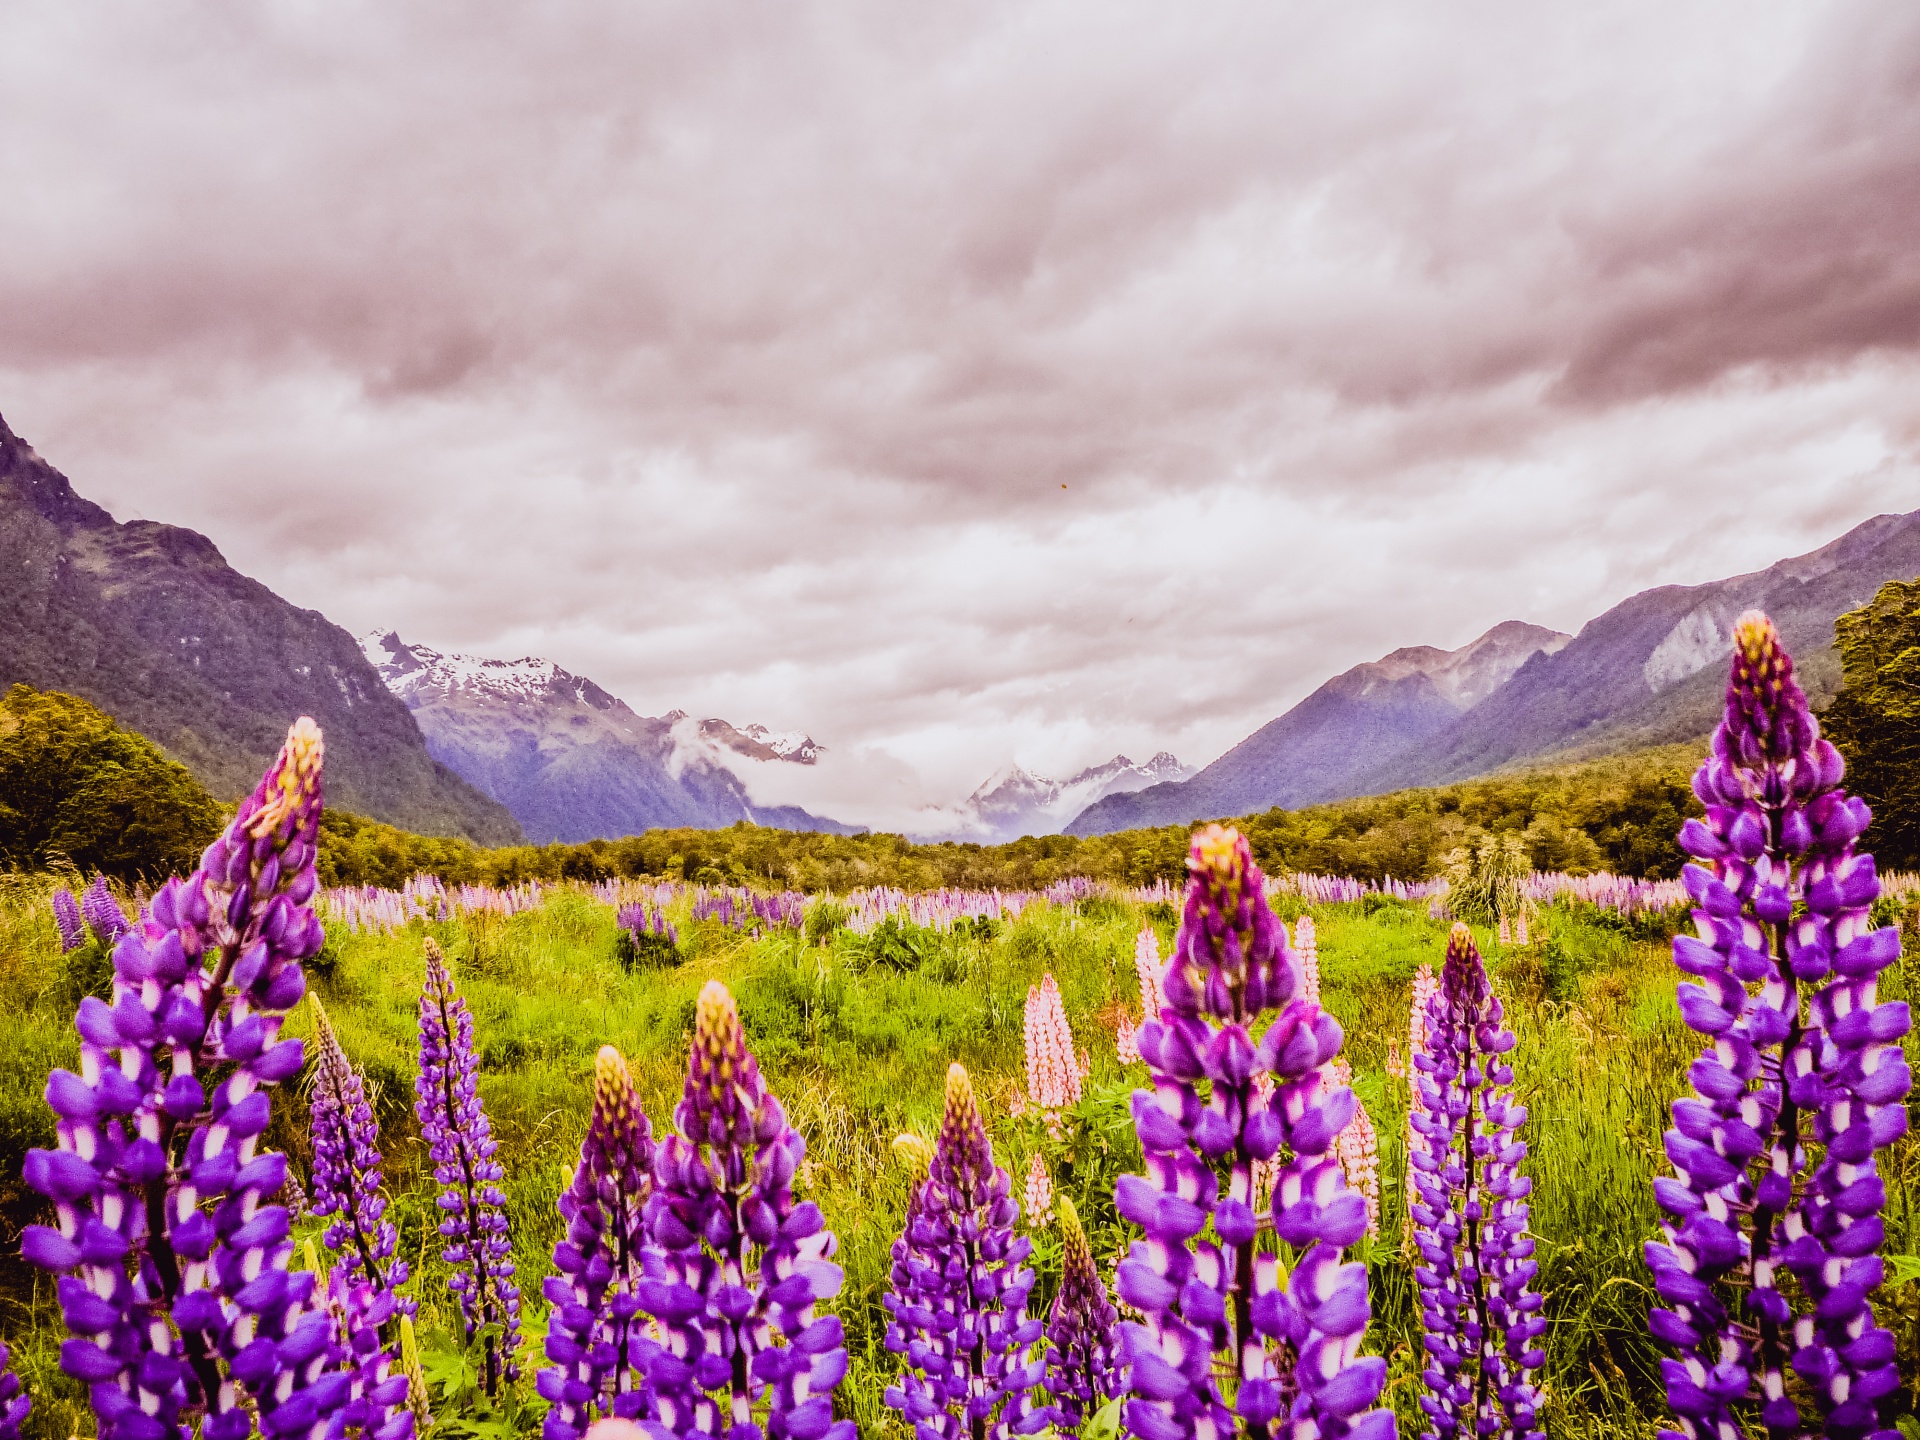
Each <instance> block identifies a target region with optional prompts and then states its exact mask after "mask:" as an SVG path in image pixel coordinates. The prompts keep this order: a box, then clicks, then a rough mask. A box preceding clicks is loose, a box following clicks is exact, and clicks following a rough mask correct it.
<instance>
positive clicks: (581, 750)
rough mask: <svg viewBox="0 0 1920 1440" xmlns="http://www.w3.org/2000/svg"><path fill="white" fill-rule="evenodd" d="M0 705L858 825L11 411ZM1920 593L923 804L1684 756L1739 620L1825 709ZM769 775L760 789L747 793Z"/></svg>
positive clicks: (1333, 790)
mask: <svg viewBox="0 0 1920 1440" xmlns="http://www.w3.org/2000/svg"><path fill="white" fill-rule="evenodd" d="M0 545H3V546H4V551H3V552H0V553H4V554H6V555H7V556H8V559H9V563H8V564H7V565H4V566H0V686H3V685H7V684H12V683H15V682H24V683H26V684H28V685H31V686H33V687H35V688H36V689H43V690H48V689H51V690H64V691H67V692H69V693H71V694H74V695H78V696H81V697H82V698H84V699H86V700H89V701H91V702H93V703H94V704H96V705H98V706H99V707H100V708H101V709H103V710H105V711H106V712H107V713H109V714H111V715H112V716H114V718H116V719H117V720H119V721H121V722H122V723H123V724H125V725H127V726H129V727H130V728H132V729H134V730H138V731H139V732H141V733H142V734H144V735H146V736H148V737H149V738H151V739H153V740H154V741H156V742H157V743H159V744H160V745H161V746H162V747H163V748H165V749H166V750H167V752H168V753H169V754H171V755H172V756H173V757H174V758H176V759H178V760H180V761H181V762H182V763H184V764H185V765H187V766H188V768H190V769H191V770H193V772H194V773H195V774H196V775H197V776H198V777H199V778H200V780H201V781H202V782H203V783H204V784H206V785H207V787H208V788H209V789H210V790H212V791H213V792H214V794H215V795H217V796H219V797H221V798H225V799H232V798H235V797H237V796H239V795H240V794H242V793H243V792H244V791H245V790H246V789H247V787H249V786H250V785H251V784H252V783H253V782H254V781H255V780H256V779H257V778H258V776H259V774H260V772H261V770H262V769H263V768H264V767H265V765H266V763H267V762H268V760H270V759H271V758H272V756H273V753H274V751H275V750H276V749H277V747H278V746H279V744H280V741H281V738H282V736H283V735H284V733H285V729H286V725H287V723H288V721H289V720H290V719H292V718H293V717H294V716H297V715H301V714H307V715H312V716H313V717H314V718H315V719H316V720H318V721H319V722H320V724H321V725H322V727H323V728H324V729H325V731H326V734H327V752H328V763H327V784H328V795H329V799H330V801H331V802H332V803H334V804H336V805H339V806H341V807H343V808H346V809H350V810H355V811H358V812H360V813H362V814H366V815H371V816H373V817H375V818H377V819H381V820H385V821H388V822H390V823H392V824H395V825H399V826H402V827H404V828H406V829H409V830H413V831H417V832H420V833H423V834H433V835H459V836H465V837H467V838H469V839H472V840H474V841H476V842H478V843H482V844H490V845H497V844H509V843H515V842H518V841H520V840H522V839H526V838H531V839H533V840H536V841H541V842H546V841H552V840H563V841H579V840H587V839H593V838H597V837H602V836H604V837H617V836H621V835H627V834H632V833H635V832H637V831H640V830H644V829H648V828H651V827H655V826H691V827H700V828H706V827H712V826H721V825H728V824H731V823H733V822H734V821H737V820H749V821H753V822H755V823H758V824H762V825H773V826H780V827H784V828H791V829H809V830H826V831H832V832H838V833H850V832H852V831H854V830H856V829H857V828H858V827H855V826H849V825H845V824H842V823H840V822H838V821H835V820H829V819H825V818H823V817H821V816H818V815H814V814H810V813H809V812H808V811H806V810H803V809H800V808H798V807H796V806H766V805H757V804H755V803H754V801H753V799H752V798H751V796H750V794H749V793H748V783H747V780H746V779H743V778H742V777H743V776H746V777H748V778H752V777H753V776H754V775H755V774H756V773H757V774H758V775H760V776H763V777H764V776H767V775H769V774H772V773H774V772H773V771H770V770H767V769H766V768H764V767H768V766H774V767H778V766H784V765H802V766H811V765H815V764H817V763H818V762H819V760H820V757H821V755H822V754H823V753H824V752H823V748H822V747H821V746H820V745H818V744H817V743H816V742H815V741H814V740H813V739H812V738H811V737H810V736H808V735H806V734H804V733H802V732H799V731H776V730H771V729H769V728H767V727H765V726H763V725H758V724H754V725H745V726H735V725H733V724H731V723H729V722H727V721H724V720H720V719H715V718H711V717H710V718H707V719H694V718H692V717H690V716H688V715H686V714H685V713H683V712H681V711H678V710H675V711H672V712H669V713H668V714H666V715H663V716H657V717H650V716H643V715H639V714H636V713H635V712H634V711H633V710H632V709H631V708H629V707H628V706H627V705H626V704H625V703H624V702H622V701H621V700H619V699H617V698H616V697H614V696H613V695H610V694H608V693H607V692H606V691H605V690H604V689H602V688H601V687H600V686H598V685H596V684H594V683H593V682H592V681H590V680H587V679H585V678H583V677H581V676H577V675H573V674H571V673H569V672H567V671H565V670H563V669H561V668H560V667H559V666H557V665H555V664H553V663H552V662H551V661H547V660H539V659H533V658H526V659H521V660H514V661H498V660H486V659H479V658H476V657H472V656H463V655H452V654H442V653H441V652H439V651H436V650H432V649H429V648H427V647H425V646H421V645H409V644H407V643H406V642H404V641H402V640H401V639H400V637H399V636H398V635H397V634H395V633H394V632H393V631H391V630H388V631H383V632H380V633H378V634H376V635H372V636H369V637H367V639H366V641H365V642H364V645H362V644H357V643H356V642H355V641H354V640H353V639H352V637H350V636H349V635H348V634H347V633H346V632H345V631H344V630H342V629H340V627H338V626H336V625H334V624H332V623H331V622H329V621H328V620H327V619H326V617H325V616H323V615H321V614H319V613H318V612H316V611H312V610H303V609H300V608H299V607H297V606H294V605H291V604H289V603H288V602H287V601H285V600H283V599H281V598H280V597H279V596H277V595H275V594H274V593H273V592H272V591H271V590H269V589H267V587H266V586H264V585H261V584H260V583H259V582H257V581H255V580H251V579H248V578H247V577H246V576H244V575H240V574H238V573H237V572H235V571H234V570H233V569H232V567H230V566H229V565H228V564H227V563H226V561H225V560H224V559H223V558H222V557H221V555H220V552H219V550H218V549H217V548H215V546H214V544H213V543H212V542H211V541H210V540H208V539H206V538H205V537H204V536H202V535H198V534H196V533H195V532H193V531H191V530H185V529H181V528H178V527H176V526H171V525H164V524H159V523H156V522H153V521H145V520H136V521H132V522H129V523H126V524H120V523H118V522H116V521H115V520H114V519H113V517H112V516H111V515H109V514H108V513H107V512H106V511H105V510H103V509H102V508H101V507H100V506H98V505H95V504H93V503H92V502H91V501H89V500H86V499H84V498H83V497H81V496H80V495H78V494H76V493H75V492H74V489H73V486H72V485H71V484H70V483H69V482H68V480H67V478H66V477H65V476H64V475H62V474H61V473H60V472H59V471H58V470H55V469H54V468H53V467H52V466H51V465H49V464H48V463H47V462H46V461H44V460H42V459H41V458H40V457H39V456H38V455H37V454H35V453H34V451H33V449H32V447H31V446H29V445H28V444H27V443H26V442H25V441H23V440H22V439H20V438H19V437H18V436H17V435H15V434H14V433H13V432H12V430H10V429H9V428H8V427H7V425H6V422H5V421H4V420H3V419H0ZM1915 576H1920V511H1917V512H1915V513H1913V514H1909V515H1881V516H1876V517H1875V518H1874V519H1872V520H1868V521H1866V522H1865V523H1864V524H1861V525H1858V526H1856V527H1855V528H1854V529H1852V530H1850V531H1848V532H1847V533H1846V534H1845V535H1843V536H1841V537H1840V538H1839V539H1838V540H1835V541H1833V542H1832V543H1831V544H1828V545H1825V546H1822V547H1821V548H1820V549H1818V550H1814V551H1812V552H1810V553H1808V554H1806V555H1802V556H1798V557H1796V558H1794V559H1791V560H1783V561H1781V562H1779V563H1778V564H1776V565H1772V566H1769V567H1768V568H1767V569H1765V570H1758V571H1755V572H1753V573H1751V574H1747V575H1737V576H1734V577H1732V578H1730V579H1726V580H1720V581H1715V582H1713V583H1711V584H1707V585H1693V586H1681V585H1667V586H1661V587H1659V588H1657V589H1653V590H1647V591H1643V592H1641V593H1640V594H1638V595H1634V596H1632V597H1630V598H1629V599H1627V600H1624V601H1622V602H1621V603H1620V604H1618V605H1616V606H1614V607H1613V608H1612V609H1610V610H1608V611H1607V612H1606V613H1605V614H1603V615H1600V616H1598V617H1597V618H1595V619H1594V620H1592V621H1589V622H1588V623H1587V624H1586V625H1585V626H1583V627H1582V628H1581V630H1580V633H1579V634H1578V635H1577V636H1571V637H1569V636H1567V635H1563V634H1561V633H1559V632H1558V631H1554V630H1548V629H1545V628H1543V627H1541V626H1538V625H1529V624H1526V623H1523V622H1521V621H1517V620H1510V621H1507V622H1505V623H1504V624H1500V625H1496V626H1495V627H1494V628H1493V629H1491V630H1489V631H1488V632H1487V633H1486V634H1484V635H1482V636H1481V637H1480V638H1479V639H1477V640H1475V641H1473V642H1472V643H1471V644H1468V645H1464V646H1462V647H1461V648H1460V649H1458V650H1439V649H1435V648H1433V647H1430V646H1415V647H1411V648H1407V649H1402V650H1395V651H1393V652H1392V653H1391V654H1389V655H1386V656H1383V657H1382V658H1381V659H1379V660H1377V661H1373V662H1371V663H1369V664H1364V665H1357V666H1355V667H1354V668H1353V669H1351V670H1349V671H1347V672H1346V673H1345V674H1342V675H1339V676H1336V677H1335V678H1333V679H1332V680H1329V681H1327V682H1326V683H1325V684H1324V685H1322V686H1321V687H1320V688H1319V689H1317V690H1315V691H1314V692H1313V693H1312V694H1311V695H1309V696H1308V697H1307V698H1306V699H1304V700H1302V701H1301V702H1300V703H1299V704H1298V705H1295V706H1294V707H1293V708H1292V709H1291V710H1289V711H1287V712H1286V713H1285V714H1284V715H1281V716H1279V717H1278V718H1276V719H1275V720H1273V721H1271V722H1269V723H1268V724H1266V725H1264V726H1262V727H1261V728H1260V729H1259V730H1258V731H1256V732H1255V733H1254V734H1252V735H1250V736H1248V737H1247V739H1245V740H1243V741H1242V742H1241V743H1240V744H1238V745H1236V746H1234V747H1233V749H1231V750H1229V751H1228V752H1227V753H1226V754H1225V755H1222V756H1221V757H1220V758H1219V759H1218V760H1216V761H1214V762H1213V763H1212V764H1211V765H1208V766H1207V767H1205V768H1204V769H1202V770H1200V771H1199V772H1198V773H1193V772H1192V771H1190V770H1189V769H1188V768H1187V767H1185V766H1183V765H1181V764H1180V762H1179V761H1178V760H1176V759H1175V758H1174V757H1173V756H1172V755H1169V754H1166V753H1164V752H1162V753H1161V754H1158V755H1156V756H1154V758H1153V759H1152V760H1150V761H1148V762H1147V763H1146V764H1144V765H1136V764H1134V763H1133V762H1132V761H1131V760H1129V759H1128V758H1127V757H1126V756H1123V755H1117V756H1115V757H1114V758H1113V759H1112V760H1110V761H1108V762H1107V763H1106V764H1104V765H1098V766H1093V767H1090V768H1088V769H1086V770H1082V771H1080V772H1079V773H1078V774H1076V775H1072V776H1070V777H1068V778H1067V779H1064V780H1054V779H1049V778H1046V777H1044V776H1039V775H1035V774H1033V773H1031V772H1029V771H1027V770H1025V769H1023V768H1021V767H1019V766H1017V765H1014V766H1009V767H1007V768H1006V769H1004V770H1002V771H1000V772H997V773H996V774H994V775H993V776H991V777H989V778H988V780H987V781H986V782H985V783H983V784H982V785H981V786H980V787H979V788H978V789H976V790H975V791H974V793H973V794H972V795H971V796H969V797H968V798H967V799H966V800H965V801H964V802H961V803H960V804H958V805H955V806H951V807H947V808H946V809H945V810H943V811H939V812H935V813H936V814H937V816H938V818H939V819H940V820H942V821H944V822H947V823H944V824H942V825H941V826H940V827H939V832H938V833H940V834H941V835H944V836H946V837H948V838H953V837H956V836H964V837H965V838H968V839H979V840H983V841H993V840H1004V839H1011V838H1014V837H1017V836H1019V835H1027V834H1049V833H1053V832H1056V831H1058V830H1059V829H1061V828H1062V827H1063V825H1064V828H1065V829H1066V831H1067V832H1068V833H1070V834H1076V835H1092V834H1104V833H1108V832H1111V831H1115V830H1122V829H1131V828H1134V827H1137V826H1146V825H1173V824H1187V823H1190V822H1192V821H1195V820H1200V819H1209V818H1215V817H1220V816H1229V815H1241V814H1247V813H1250V812H1254V811H1259V810H1264V809H1267V808H1270V807H1272V806H1276V805H1278V806H1285V807H1288V808H1294V807H1298V806H1301V805H1308V804H1313V803H1315V802H1318V801H1324V800H1334V799H1340V798H1343V797H1345V796H1350V795H1366V794H1378V793H1382V792H1385V791H1389V790H1395V789H1401V788H1406V787H1411V786H1421V785H1438V784H1445V783H1448V782H1451V781H1455V780H1461V779H1467V778H1470V777H1472V776H1476V775H1483V774H1487V773H1490V772H1494V771H1497V770H1500V769H1503V768H1510V767H1516V766H1520V765H1526V764H1534V763H1545V762H1549V761H1557V760H1571V759H1581V758H1587V757H1590V756H1595V755H1603V754H1612V753H1619V752H1622V751H1627V750H1634V749H1639V748H1642V747H1645V746H1649V745H1656V744H1662V743H1666V742H1670V741H1677V740H1690V739H1695V738H1698V737H1700V736H1702V735H1704V734H1705V733H1706V732H1707V731H1708V730H1709V729H1710V728H1711V727H1712V724H1713V721H1714V718H1715V716H1716V714H1717V712H1718V710H1719V707H1720V703H1721V691H1722V687H1723V685H1724V676H1723V673H1722V666H1721V662H1722V661H1723V660H1724V658H1725V656H1726V654H1727V652H1728V649H1729V647H1730V644H1731V633H1732V624H1733V621H1734V619H1735V618H1736V617H1737V616H1738V615H1739V614H1740V613H1741V612H1742V611H1743V610H1746V609H1749V608H1752V607H1755V606H1758V607H1760V608H1762V609H1764V610H1766V611H1767V612H1768V613H1769V614H1770V615H1772V617H1773V619H1774V622H1775V624H1776V625H1778V626H1779V628H1780V630H1781V633H1782V635H1783V636H1784V638H1785V639H1786V641H1787V643H1788V645H1789V646H1790V647H1791V648H1792V649H1793V651H1794V654H1795V656H1796V659H1797V662H1798V664H1799V669H1800V674H1801V677H1802V680H1803V683H1805V684H1806V686H1807V689H1808V691H1809V693H1810V694H1811V695H1812V696H1813V697H1814V699H1815V702H1816V704H1819V703H1824V701H1825V700H1826V699H1828V698H1830V697H1831V695H1832V693H1833V692H1834V690H1835V689H1836V688H1837V686H1838V683H1839V664H1838V661H1837V658H1836V657H1835V655H1834V652H1833V647H1832V640H1833V622H1834V620H1835V619H1836V618H1837V617H1838V616H1839V615H1841V614H1842V613H1843V612H1845V611H1847V610H1849V609H1852V608H1854V607H1856V606H1858V605H1861V604H1863V603H1864V602H1865V601H1867V600H1868V599H1870V598H1871V597H1872V595H1873V593H1874V591H1875V590H1877V589H1878V588H1879V586H1880V585H1881V584H1883V583H1884V582H1886V581H1887V580H1891V579H1903V580H1904V579H1912V578H1914V577H1915ZM756 783H757V782H756Z"/></svg>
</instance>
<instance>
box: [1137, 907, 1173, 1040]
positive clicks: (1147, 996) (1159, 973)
mask: <svg viewBox="0 0 1920 1440" xmlns="http://www.w3.org/2000/svg"><path fill="white" fill-rule="evenodd" d="M1133 968H1134V971H1135V973H1137V974H1138V975H1139V977H1140V1023H1141V1024H1142V1025H1145V1024H1146V1023H1148V1022H1149V1021H1151V1020H1158V1019H1159V1018H1160V1011H1161V1008H1162V1007H1163V1006H1164V1005H1165V1004H1166V1003H1167V992H1166V989H1165V983H1164V982H1165V980H1166V975H1167V967H1166V966H1165V965H1164V964H1163V963H1161V960H1160V942H1159V940H1157V939H1156V938H1155V937H1154V933H1153V930H1152V929H1151V928H1148V929H1145V930H1142V931H1141V932H1140V938H1139V939H1138V940H1136V941H1134V944H1133Z"/></svg>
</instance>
